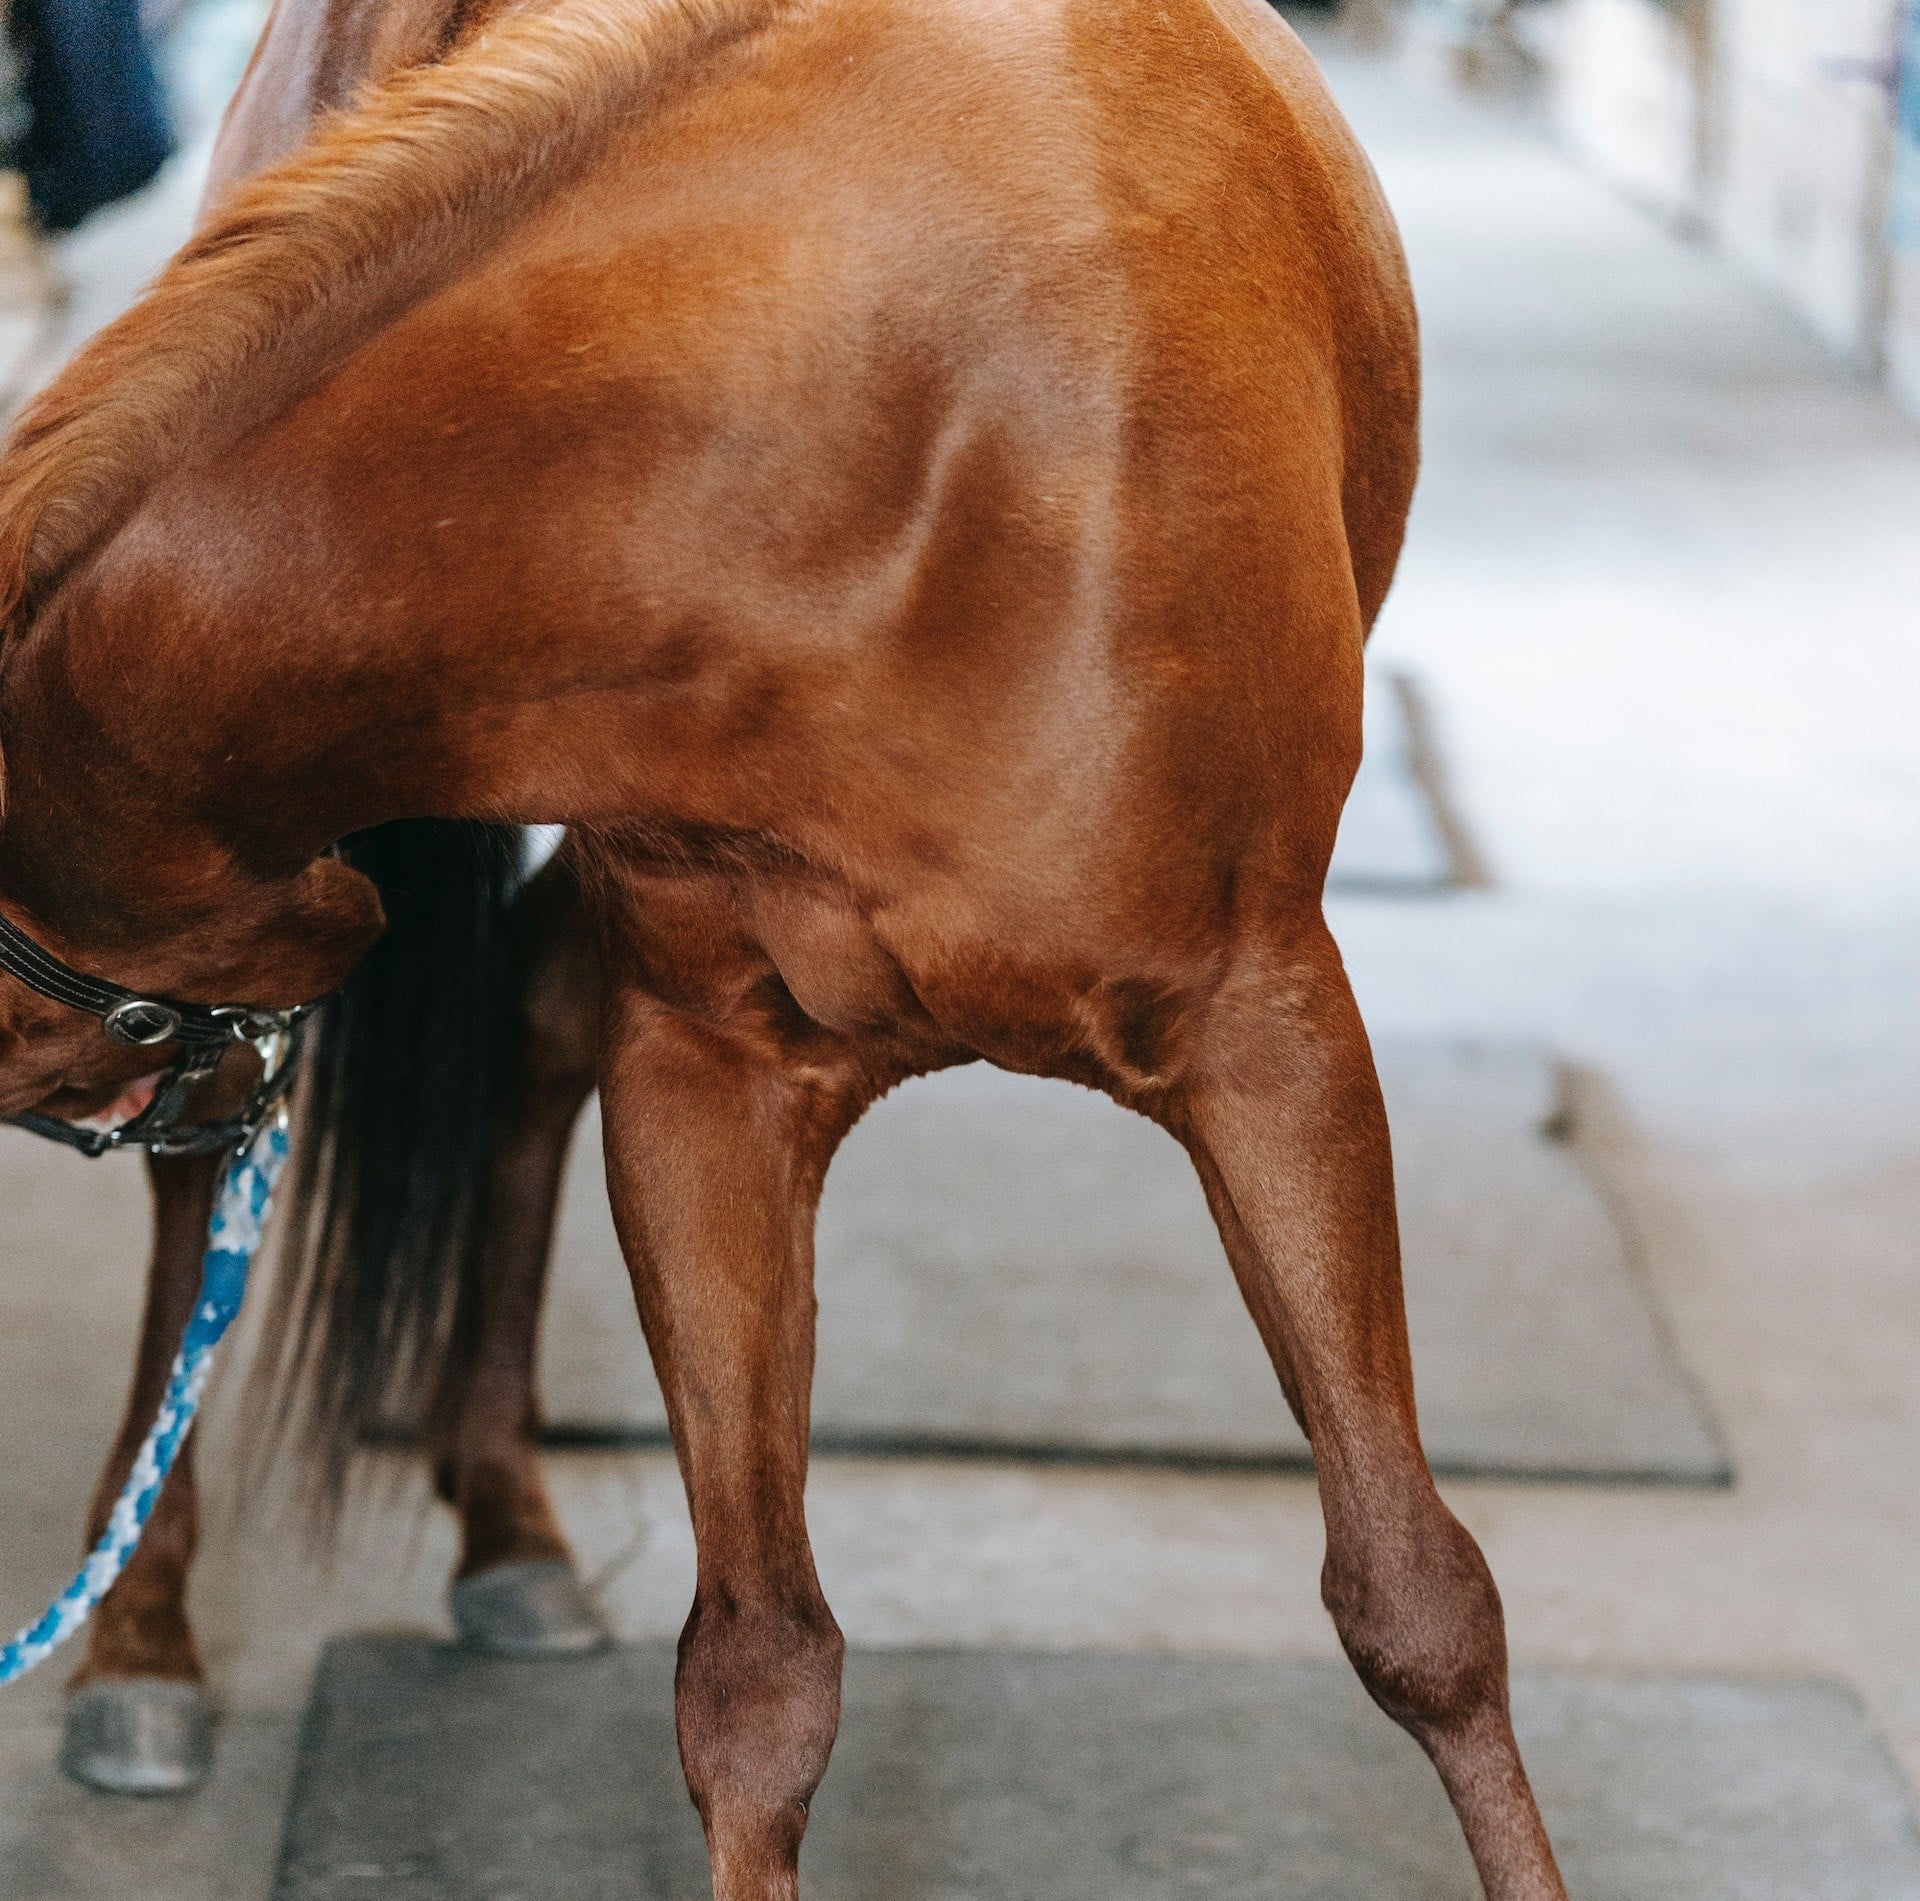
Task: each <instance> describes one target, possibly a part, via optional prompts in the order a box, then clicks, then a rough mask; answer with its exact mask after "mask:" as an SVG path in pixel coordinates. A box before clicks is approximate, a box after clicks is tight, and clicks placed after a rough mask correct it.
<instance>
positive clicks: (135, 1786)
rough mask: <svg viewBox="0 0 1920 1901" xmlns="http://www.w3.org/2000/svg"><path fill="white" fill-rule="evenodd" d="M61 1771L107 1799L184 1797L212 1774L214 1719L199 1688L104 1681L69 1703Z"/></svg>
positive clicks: (157, 1681) (163, 1681) (141, 1680)
mask: <svg viewBox="0 0 1920 1901" xmlns="http://www.w3.org/2000/svg"><path fill="white" fill-rule="evenodd" d="M60 1767H61V1768H62V1769H64V1770H65V1771H66V1772H67V1774H68V1775H70V1776H71V1777H72V1778H73V1779H74V1781H76V1782H84V1783H85V1784H86V1786H87V1787H88V1788H89V1789H98V1790H100V1791H101V1792H102V1793H103V1794H105V1795H185V1794H186V1793H187V1791H188V1790H189V1789H197V1788H198V1787H199V1786H200V1785H201V1783H203V1782H204V1781H206V1779H207V1772H208V1770H210V1769H211V1768H212V1767H213V1713H212V1711H211V1710H209V1709H208V1707H207V1699H206V1696H205V1694H204V1693H203V1692H202V1690H201V1688H200V1686H199V1685H198V1684H197V1683H178V1682H174V1681H172V1680H170V1679H168V1678H165V1677H102V1678H99V1679H98V1680H97V1681H95V1682H92V1683H83V1684H82V1685H81V1686H80V1688H79V1689H77V1690H74V1691H72V1692H70V1693H69V1695H68V1697H67V1720H66V1728H65V1730H64V1732H63V1734H62V1736H61V1739H60Z"/></svg>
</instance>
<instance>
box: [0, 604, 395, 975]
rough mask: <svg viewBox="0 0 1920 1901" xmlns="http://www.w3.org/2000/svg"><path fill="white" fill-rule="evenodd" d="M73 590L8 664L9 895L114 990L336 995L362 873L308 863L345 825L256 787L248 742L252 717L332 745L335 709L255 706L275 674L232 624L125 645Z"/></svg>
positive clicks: (2, 678) (4, 699) (4, 844)
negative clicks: (229, 630)
mask: <svg viewBox="0 0 1920 1901" xmlns="http://www.w3.org/2000/svg"><path fill="white" fill-rule="evenodd" d="M75 592H77V593H78V594H80V595H81V597H82V598H81V599H80V600H78V601H74V602H71V604H70V601H69V599H67V598H63V599H60V600H56V601H55V602H54V603H52V604H50V606H49V609H48V611H47V612H46V614H45V615H44V616H43V617H42V621H41V623H40V624H38V625H36V626H35V627H34V629H33V630H32V631H31V632H30V633H28V634H27V635H26V636H25V637H24V639H22V640H21V641H20V642H19V643H18V644H17V646H16V648H15V649H14V651H12V652H10V653H9V654H8V655H7V657H6V661H5V665H4V667H3V668H0V775H4V787H5V798H4V820H3V822H0V894H4V895H5V896H6V897H7V898H8V899H9V900H11V901H12V902H13V903H14V904H15V905H16V906H17V907H19V908H20V909H21V910H23V911H24V912H25V913H26V915H27V918H28V919H29V920H31V921H32V922H33V923H34V924H36V925H38V926H41V927H44V934H45V935H46V936H47V938H48V939H49V940H50V943H51V947H52V948H55V949H56V950H58V951H60V952H61V954H63V955H66V956H68V957H70V958H75V959H77V960H78V961H80V962H81V963H82V964H83V965H84V966H86V967H88V968H94V969H98V970H101V971H102V972H104V973H105V974H107V975H110V976H114V977H116V978H118V979H119V980H121V981H123V982H132V983H136V984H139V985H143V986H147V987H151V988H153V989H156V990H159V991H163V992H166V993H168V994H175V995H185V996H199V995H202V994H203V993H204V994H205V995H207V996H214V995H220V996H225V995H236V996H245V997H246V998H247V999H248V1000H249V1001H259V1002H267V1003H292V1002H299V1001H304V1000H305V999H306V998H307V997H309V996H314V995H318V994H320V993H321V992H322V991H324V990H326V989H328V988H330V987H331V985H332V984H333V983H334V982H335V981H337V979H338V975H339V973H340V971H342V970H344V968H345V967H346V963H348V962H350V961H351V956H350V955H349V954H347V953H345V952H343V951H342V949H341V945H342V944H343V943H345V944H348V945H350V946H351V948H352V950H354V951H357V949H358V948H360V947H361V945H362V944H363V943H364V933H365V928H366V920H365V917H364V915H363V913H364V912H365V910H366V899H365V894H364V892H362V891H358V890H355V889H352V888H350V887H352V886H355V885H358V884H359V883H360V882H361V881H359V880H357V879H355V878H354V877H353V875H352V874H350V873H347V872H346V871H345V868H344V867H343V866H339V865H337V864H336V863H335V862H334V861H333V860H331V859H325V858H319V857H317V856H316V853H317V851H318V847H319V845H321V844H324V843H325V842H328V840H329V839H330V838H331V836H332V835H333V831H334V825H333V822H332V821H331V820H330V818H329V817H328V816H327V815H326V814H325V813H324V812H323V811H321V810H320V809H319V808H318V804H317V802H315V801H313V800H311V799H309V800H307V801H305V802H300V801H294V800H289V799H288V798H287V796H286V791H285V787H284V786H273V785H259V786H255V785H253V784H251V783H250V775H252V774H253V773H254V772H255V771H256V770H257V761H256V759H255V758H254V757H253V756H252V755H250V754H249V752H248V750H247V747H246V745H245V743H244V739H245V735H246V729H247V725H248V723H249V720H250V717H253V718H254V719H255V720H256V723H261V724H271V725H272V726H274V727H275V729H276V730H277V731H279V732H280V733H281V734H282V735H283V736H284V735H285V733H286V731H287V730H288V728H289V726H291V725H294V724H298V725H299V726H300V727H302V728H303V729H304V730H305V731H306V733H307V734H308V736H309V744H313V743H316V741H317V743H318V745H319V748H320V750H321V752H322V753H324V751H325V739H324V734H325V730H326V728H327V722H328V715H329V711H330V709H329V707H328V705H327V704H326V703H325V702H324V700H319V699H317V698H316V697H315V696H311V695H310V696H308V697H307V699H306V700H305V701H304V702H303V703H302V705H301V706H299V707H298V708H294V707H281V708H279V709H276V710H275V712H274V714H273V716H272V717H271V718H269V716H268V715H267V713H266V712H265V711H264V710H263V711H262V712H260V713H259V714H258V715H253V714H252V713H251V709H254V708H264V705H265V699H264V696H265V695H267V694H269V693H270V691H271V682H270V681H269V680H268V679H267V678H266V677H265V676H264V675H263V674H261V673H259V672H258V671H256V672H253V673H250V672H249V669H248V667H247V665H246V664H245V648H244V646H243V645H236V644H235V643H233V642H232V641H230V640H228V639H226V638H225V637H224V631H223V630H221V629H219V628H218V627H217V626H210V627H208V628H207V630H206V633H205V635H204V637H203V639H204V647H203V648H196V646H195V643H194V641H193V640H192V639H191V638H188V639H186V640H184V641H183V640H180V639H169V638H166V637H164V635H163V636H162V637H161V638H160V639H157V640H155V641H152V642H143V641H140V640H139V639H138V638H137V637H118V638H117V637H116V635H117V634H119V633H120V632H121V630H120V629H119V628H118V627H117V625H116V621H117V619H118V617H117V616H116V615H115V614H114V613H113V612H112V611H111V606H112V604H111V603H108V604H107V607H108V611H106V612H102V611H101V610H102V602H101V601H100V599H99V598H98V596H97V595H93V594H92V591H91V590H89V589H85V588H84V587H83V588H82V589H81V590H76V591H75ZM80 607H84V609H85V610H86V611H85V612H84V613H83V612H78V611H73V610H74V609H76V608H80ZM169 631H170V630H169ZM128 632H129V633H130V634H134V635H136V636H137V630H128ZM223 735H225V737H224V738H223ZM341 829H344V828H341ZM343 958H344V961H343Z"/></svg>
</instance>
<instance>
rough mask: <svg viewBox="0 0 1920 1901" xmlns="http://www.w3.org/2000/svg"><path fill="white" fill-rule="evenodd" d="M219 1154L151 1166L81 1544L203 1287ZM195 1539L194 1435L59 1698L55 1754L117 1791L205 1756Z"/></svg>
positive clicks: (107, 1504) (195, 1773)
mask: <svg viewBox="0 0 1920 1901" xmlns="http://www.w3.org/2000/svg"><path fill="white" fill-rule="evenodd" d="M225 1167H226V1157H225V1156H223V1155H210V1156H193V1157H176V1158H173V1159H170V1160H154V1161H152V1162H151V1163H150V1164H149V1168H150V1175H151V1180H152V1184H153V1203H154V1237H153V1259H152V1264H151V1265H150V1266H149V1268H148V1270H147V1303H146V1315H145V1319H144V1320H143V1322H142V1324H141V1330H140V1349H139V1357H138V1358H137V1360H136V1361H135V1364H134V1375H133V1386H132V1390H131V1392H130V1393H129V1394H128V1396H127V1410H126V1417H125V1419H124V1420H123V1422H122V1424H121V1427H120V1433H119V1437H118V1438H117V1439H116V1440H115V1442H114V1447H113V1450H112V1452H110V1453H109V1454H108V1456H107V1463H106V1467H105V1469H104V1470H103V1471H102V1472H101V1474H100V1482H99V1485H98V1486H97V1488H96V1489H95V1492H94V1497H93V1506H92V1509H91V1510H90V1512H89V1513H88V1516H87V1544H88V1548H89V1549H91V1548H92V1546H93V1545H94V1544H95V1543H96V1542H97V1541H98V1539H99V1537H100V1535H101V1533H102V1532H103V1531H104V1530H105V1529H106V1522H107V1514H108V1513H109V1512H110V1511H111V1510H112V1509H113V1503H114V1500H115V1499H117V1498H118V1497H119V1495H120V1488H121V1487H122V1486H123V1485H124V1484H125V1483H126V1480H127V1474H128V1472H129V1471H130V1470H131V1469H132V1466H133V1460H134V1455H135V1454H136V1453H137V1452H138V1451H139V1449H140V1444H141V1441H142V1440H143V1439H145V1437H146V1435H147V1430H148V1428H149V1427H150V1426H151V1425H152V1424H153V1418H154V1414H155V1413H156V1412H157V1411H158V1409H159V1405H160V1399H161V1395H162V1394H163V1393H164V1392H165V1391H166V1384H167V1376H168V1374H169V1373H170V1372H171V1370H172V1367H173V1360H174V1355H175V1354H176V1352H177V1351H178V1350H179V1346H180V1337H181V1335H182V1333H184V1332H185V1330H186V1324H187V1316H188V1314H189V1313H190V1312H191V1311H192V1308H193V1300H194V1295H195V1294H196V1293H197V1292H198V1290H199V1286H200V1262H201V1256H202V1255H203V1253H204V1252H205V1250H206V1241H207V1221H208V1218H209V1216H210V1215H211V1214H212V1211H213V1195H214V1188H215V1186H216V1184H217V1182H218V1181H219V1178H220V1175H221V1172H222V1171H223V1170H224V1168H225ZM197 1533H198V1515H197V1512H196V1509H195V1497H194V1480H193V1441H192V1439H191V1438H189V1439H188V1441H187V1443H186V1444H185V1445H184V1446H182V1447H181V1449H180V1456H179V1460H178V1462H177V1463H176V1464H175V1466H174V1468H173V1471H172V1473H171V1474H170V1475H169V1477H168V1479H167V1483H166V1485H165V1487H164V1488H163V1490H162V1491H161V1493H160V1497H159V1499H158V1500H157V1501H156V1503H155V1505H154V1509H153V1516H152V1518H151V1519H149V1521H148V1523H147V1530H146V1535H145V1536H144V1537H143V1538H142V1539H141V1541H140V1548H139V1549H138V1550H137V1551H136V1552H135V1553H134V1555H133V1557H132V1559H131V1560H130V1561H129V1562H128V1564H127V1568H126V1570H125V1571H123V1572H122V1573H121V1575H120V1579H119V1581H118V1582H117V1583H116V1584H115V1585H114V1587H113V1589H112V1590H111V1591H109V1592H108V1593H107V1595H106V1598H105V1600H104V1601H103V1602H102V1603H101V1605H100V1608H99V1609H98V1611H96V1612H95V1613H94V1618H93V1622H92V1624H91V1625H90V1626H89V1627H88V1631H87V1647H86V1651H85V1653H84V1655H83V1657H82V1659H81V1663H80V1667H79V1669H78V1670H76V1671H75V1672H74V1677H73V1683H72V1686H71V1688H70V1690H69V1692H68V1697H67V1713H66V1728H65V1733H64V1735H63V1738H62V1741H61V1749H60V1761H61V1765H62V1767H64V1768H65V1769H66V1771H67V1773H68V1774H69V1775H71V1776H74V1777H75V1778H77V1779H78V1780H79V1781H81V1782H84V1783H86V1784H88V1785H89V1786H90V1787H92V1788H95V1789H101V1790H104V1791H106V1792H108V1793H110V1794H114V1795H176V1794H179V1793H181V1792H183V1791H185V1790H188V1789H191V1788H193V1787H194V1786H195V1785H196V1784H197V1783H199V1782H200V1781H201V1780H202V1779H203V1778H204V1777H205V1775H206V1773H207V1770H208V1768H209V1766H210V1764H211V1761H212V1741H213V1732H212V1724H211V1721H210V1718H209V1715H208V1711H207V1703H206V1697H205V1695H204V1693H203V1691H202V1689H201V1669H200V1656H199V1652H198V1651H197V1650H196V1648H195V1647H194V1641H193V1629H192V1626H191V1625H190V1624H189V1623H188V1621H187V1572H188V1569H189V1567H190V1566H191V1565H192V1563H193V1549H194V1541H195V1538H196V1536H197Z"/></svg>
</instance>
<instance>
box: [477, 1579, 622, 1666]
mask: <svg viewBox="0 0 1920 1901" xmlns="http://www.w3.org/2000/svg"><path fill="white" fill-rule="evenodd" d="M447 1603H448V1607H449V1608H450V1609H451V1610H452V1612H453V1622H454V1628H455V1629H456V1630H458V1631H459V1633H460V1641H461V1642H462V1643H463V1644H465V1645H466V1647H467V1648H468V1649H469V1650H477V1651H479V1652H481V1654H482V1655H484V1656H488V1657H579V1656H584V1655H585V1654H586V1653H587V1652H588V1651H590V1650H599V1649H602V1648H604V1647H605V1646H606V1645H607V1644H609V1643H611V1642H612V1641H613V1639H612V1637H611V1636H610V1635H609V1633H608V1630H607V1627H606V1625H605V1624H604V1623H603V1622H602V1621H601V1618H600V1612H599V1609H598V1608H597V1607H596V1605H595V1604H594V1601H593V1599H592V1598H590V1597H589V1596H588V1595H587V1593H586V1589H585V1587H584V1586H583V1585H582V1584H581V1582H580V1578H579V1574H578V1573H577V1572H576V1571H575V1570H574V1568H573V1566H572V1565H570V1564H569V1563H568V1562H567V1561H566V1559H564V1558H542V1559H538V1560H536V1561H534V1562H532V1563H528V1564H497V1565H495V1566H494V1567H493V1568H492V1569H491V1570H488V1571H476V1572H475V1573H474V1574H473V1576H472V1577H470V1578H461V1579H460V1580H459V1581H458V1582H457V1583H456V1584H455V1585H454V1586H453V1588H452V1589H451V1590H450V1591H449V1592H448V1593H447Z"/></svg>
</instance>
